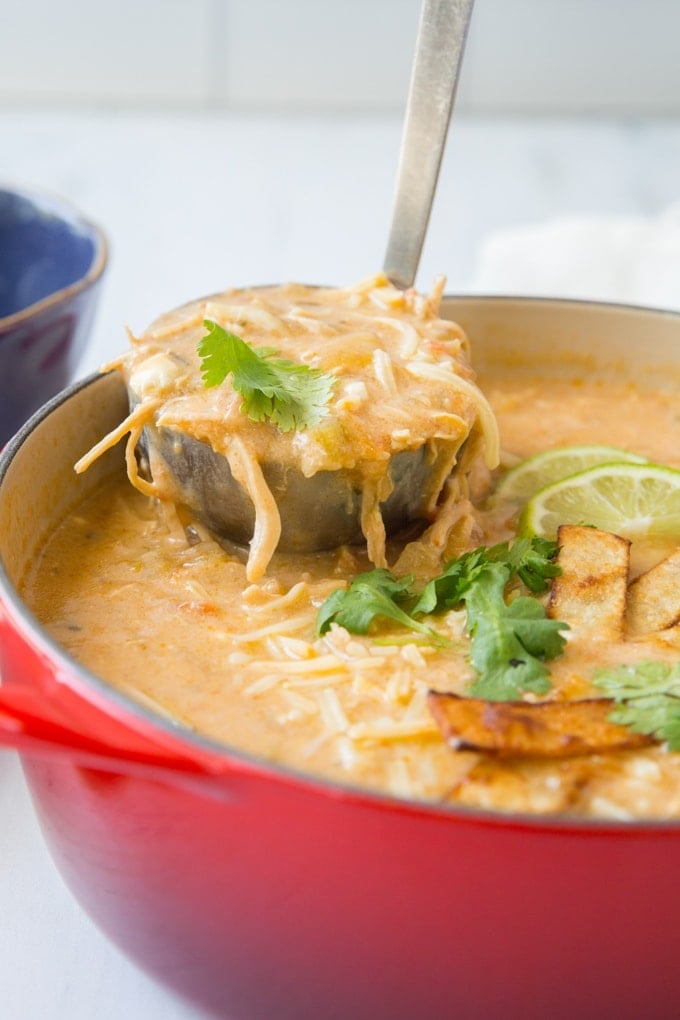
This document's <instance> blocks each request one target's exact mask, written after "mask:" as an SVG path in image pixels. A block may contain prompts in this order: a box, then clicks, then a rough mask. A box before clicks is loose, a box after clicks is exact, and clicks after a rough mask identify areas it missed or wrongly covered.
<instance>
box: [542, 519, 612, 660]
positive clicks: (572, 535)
mask: <svg viewBox="0 0 680 1020" xmlns="http://www.w3.org/2000/svg"><path fill="white" fill-rule="evenodd" d="M557 542H558V545H559V547H560V550H559V553H558V556H557V563H558V565H559V566H560V567H561V568H562V573H561V574H560V575H559V576H558V577H556V578H555V580H554V581H553V585H552V591H551V593H550V600H549V603H548V610H547V613H548V616H550V617H552V619H554V620H564V621H565V622H566V623H568V624H569V626H570V628H571V630H572V632H573V636H574V638H575V639H578V638H580V637H582V636H586V637H588V638H591V637H592V638H596V639H598V640H601V641H607V642H619V641H622V640H623V636H624V620H625V614H626V596H627V585H628V567H629V559H630V542H629V541H628V539H626V538H621V537H620V536H619V535H612V534H610V533H609V532H607V531H599V530H598V529H597V528H589V527H583V526H582V525H579V524H563V525H562V526H561V527H560V528H559V529H558V531H557Z"/></svg>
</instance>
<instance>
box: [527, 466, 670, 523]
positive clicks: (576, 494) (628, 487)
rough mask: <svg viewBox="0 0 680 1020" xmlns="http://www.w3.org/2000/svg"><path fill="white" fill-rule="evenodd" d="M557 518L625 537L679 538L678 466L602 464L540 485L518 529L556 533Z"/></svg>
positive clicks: (558, 520)
mask: <svg viewBox="0 0 680 1020" xmlns="http://www.w3.org/2000/svg"><path fill="white" fill-rule="evenodd" d="M560 524H590V525H593V526H594V527H596V528H600V529H601V530H603V531H612V532H614V533H615V534H616V535H621V536H622V537H623V538H630V539H636V538H637V539H639V538H666V539H669V538H680V471H676V470H674V469H673V468H669V467H662V466H661V465H659V464H625V463H624V464H622V463H619V464H601V465H599V466H598V467H593V468H589V469H588V470H587V471H580V472H578V473H577V474H574V475H570V476H569V477H568V478H563V479H562V480H561V481H559V482H554V483H553V484H552V485H548V486H546V487H545V488H544V489H541V490H540V491H539V492H537V493H536V495H535V496H534V497H533V499H530V500H529V502H528V503H527V505H526V507H525V508H524V511H523V513H522V516H521V518H520V533H522V534H526V535H531V534H534V535H543V536H544V537H546V538H554V537H555V535H556V534H557V528H558V526H559V525H560Z"/></svg>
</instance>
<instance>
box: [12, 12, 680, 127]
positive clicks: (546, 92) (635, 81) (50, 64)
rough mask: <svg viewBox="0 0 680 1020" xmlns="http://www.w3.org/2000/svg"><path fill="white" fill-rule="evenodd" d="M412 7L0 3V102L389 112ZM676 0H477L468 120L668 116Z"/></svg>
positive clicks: (468, 66) (405, 59)
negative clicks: (542, 114) (499, 115)
mask: <svg viewBox="0 0 680 1020" xmlns="http://www.w3.org/2000/svg"><path fill="white" fill-rule="evenodd" d="M419 9H420V2H419V0H343V2H342V3H330V2H329V0H325V2H319V0H286V2H285V3H282V2H280V0H144V3H139V0H116V3H115V4H111V3H92V2H91V0H59V2H58V3H56V2H55V0H21V3H17V2H15V3H9V4H8V3H5V4H4V6H3V19H2V31H1V32H0V102H3V101H5V102H13V103H16V102H23V103H31V102H37V103H48V104H51V105H55V104H57V105H59V104H63V103H64V102H67V103H70V104H72V105H74V106H77V107H80V108H82V107H83V106H88V105H92V104H93V103H109V104H112V105H119V104H124V105H126V106H127V107H128V108H130V109H140V107H144V106H146V107H149V106H150V105H152V106H159V105H160V106H162V107H166V108H167V107H174V106H178V105H179V106H183V107H184V108H191V109H204V110H205V109H215V108H220V109H228V110H232V111H233V110H238V109H240V110H243V109H250V110H252V109H260V110H272V109H276V110H279V111H282V112H283V111H286V110H292V109H296V110H307V111H309V110H329V109H330V110H346V111H354V112H360V111H365V112H369V111H383V112H384V111H387V110H396V111H400V110H401V109H402V107H403V101H404V96H405V91H406V86H407V83H408V77H409V69H410V62H411V55H412V52H413V41H414V38H415V27H416V24H417V21H418V15H419ZM678 36H680V4H678V3H677V0H512V2H509V0H476V2H475V9H474V14H473V19H472V26H471V29H470V37H469V45H468V50H467V54H466V58H465V64H464V67H463V74H462V80H461V88H460V92H459V104H458V108H459V110H465V111H469V112H471V113H475V114H478V113H481V112H483V113H494V112H498V111H500V110H504V111H510V112H512V111H514V112H527V111H528V112H534V113H535V112H537V111H546V112H548V113H553V114H554V113H555V112H557V111H559V112H562V113H574V112H576V113H581V112H588V113H591V114H593V113H594V114H597V113H610V114H611V113H614V114H616V113H619V114H621V113H623V114H630V113H634V112H635V113H644V114H646V115H651V114H654V113H656V114H664V113H668V114H672V113H675V114H677V113H679V112H680V61H678V59H677V39H678Z"/></svg>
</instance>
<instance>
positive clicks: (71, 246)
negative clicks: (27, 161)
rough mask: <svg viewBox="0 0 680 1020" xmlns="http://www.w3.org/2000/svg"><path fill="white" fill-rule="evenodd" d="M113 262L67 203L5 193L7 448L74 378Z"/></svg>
mask: <svg viewBox="0 0 680 1020" xmlns="http://www.w3.org/2000/svg"><path fill="white" fill-rule="evenodd" d="M106 262H107V245H106V239H105V237H104V235H103V234H102V232H101V230H100V229H99V228H98V227H97V226H95V225H94V224H92V223H90V222H88V221H87V220H86V219H84V218H83V217H82V216H81V215H80V213H79V212H78V211H77V210H75V209H74V208H73V207H72V206H70V205H69V204H68V203H66V202H63V201H61V200H60V199H57V198H53V197H50V196H47V195H42V194H38V193H36V192H32V191H24V190H21V189H15V188H9V187H1V186H0V446H2V445H3V444H4V443H5V442H6V441H7V439H9V438H10V436H12V435H13V434H14V433H15V432H16V430H17V429H18V428H19V426H20V425H22V424H23V423H24V421H26V419H27V418H28V417H30V415H31V414H32V413H33V412H34V411H35V410H37V408H38V407H40V406H41V405H42V404H44V403H45V401H46V400H48V399H49V398H50V397H52V396H54V394H55V393H57V392H58V391H59V390H61V389H62V388H63V387H64V386H65V385H66V384H67V383H68V382H69V381H70V379H71V378H72V376H73V373H74V370H75V367H76V365H77V363H78V359H79V357H80V354H81V353H82V350H83V347H84V346H85V343H86V341H87V339H88V335H89V332H90V328H91V325H92V319H93V317H94V312H95V307H96V302H97V298H98V295H99V287H100V283H101V278H102V274H103V272H104V269H105V267H106Z"/></svg>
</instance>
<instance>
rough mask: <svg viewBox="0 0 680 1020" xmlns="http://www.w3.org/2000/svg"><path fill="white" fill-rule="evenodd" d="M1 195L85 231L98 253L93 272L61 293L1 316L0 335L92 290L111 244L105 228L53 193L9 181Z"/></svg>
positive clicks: (1, 187) (1, 188)
mask: <svg viewBox="0 0 680 1020" xmlns="http://www.w3.org/2000/svg"><path fill="white" fill-rule="evenodd" d="M2 193H4V194H8V195H16V196H17V197H18V198H24V199H26V200H27V201H29V202H30V203H31V204H32V205H33V206H35V207H36V208H38V209H45V210H48V211H50V212H52V213H53V214H54V215H55V216H57V217H58V218H59V219H61V220H62V221H64V222H66V223H69V224H71V225H76V226H78V227H81V228H84V230H85V231H87V233H88V234H89V235H90V236H91V237H92V240H93V242H94V246H95V252H94V258H93V259H92V263H91V265H90V268H89V269H88V271H87V273H86V274H85V275H84V276H81V277H80V279H78V280H75V281H74V282H73V283H70V284H69V285H68V286H67V287H61V288H60V289H59V290H55V291H53V292H52V293H51V294H48V295H47V296H46V297H43V298H40V299H39V300H38V301H33V302H32V303H31V304H30V305H27V306H26V307H25V308H21V309H19V311H17V312H12V313H11V314H10V315H3V316H0V335H1V334H3V333H7V332H9V331H10V330H11V329H14V328H15V327H16V326H20V325H22V324H23V323H24V322H26V321H27V320H29V319H32V318H34V317H35V316H36V315H41V314H42V313H43V312H44V311H46V310H47V309H49V308H52V307H53V306H56V305H59V304H61V303H63V302H66V301H68V300H70V299H71V298H73V297H75V296H76V295H78V294H80V293H81V292H82V291H85V290H87V289H88V288H90V287H92V286H93V285H94V284H95V283H96V282H97V280H99V278H100V277H101V276H102V274H103V272H104V270H105V269H106V266H107V263H108V257H109V243H108V239H107V236H106V234H105V233H104V231H103V230H102V228H101V227H100V226H99V224H98V223H95V222H94V220H92V219H90V218H89V217H88V216H86V215H84V214H83V213H82V212H81V211H80V209H79V208H78V207H77V206H76V205H75V204H74V203H73V202H72V201H70V200H69V199H66V198H63V197H62V196H61V195H57V194H54V193H53V192H50V191H44V190H42V189H41V188H37V187H25V186H23V185H13V184H11V183H9V182H7V181H1V180H0V194H2Z"/></svg>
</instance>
